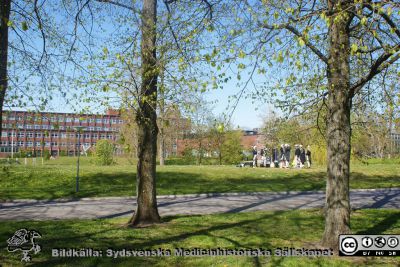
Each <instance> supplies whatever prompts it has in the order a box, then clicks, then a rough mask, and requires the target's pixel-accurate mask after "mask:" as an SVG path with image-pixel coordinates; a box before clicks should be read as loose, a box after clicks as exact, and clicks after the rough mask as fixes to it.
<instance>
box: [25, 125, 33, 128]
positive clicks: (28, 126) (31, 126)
mask: <svg viewBox="0 0 400 267" xmlns="http://www.w3.org/2000/svg"><path fill="white" fill-rule="evenodd" d="M25 128H26V129H32V128H33V125H32V124H27V125H25Z"/></svg>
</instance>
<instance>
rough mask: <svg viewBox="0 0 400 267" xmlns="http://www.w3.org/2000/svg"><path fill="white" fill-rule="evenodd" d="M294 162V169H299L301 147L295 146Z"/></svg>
mask: <svg viewBox="0 0 400 267" xmlns="http://www.w3.org/2000/svg"><path fill="white" fill-rule="evenodd" d="M294 148H295V149H294V160H293V167H295V168H299V167H300V147H299V145H294Z"/></svg>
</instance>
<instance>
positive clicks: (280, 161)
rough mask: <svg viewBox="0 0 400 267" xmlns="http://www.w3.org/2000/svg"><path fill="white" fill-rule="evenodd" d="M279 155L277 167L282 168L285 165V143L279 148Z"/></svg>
mask: <svg viewBox="0 0 400 267" xmlns="http://www.w3.org/2000/svg"><path fill="white" fill-rule="evenodd" d="M280 152H281V155H280V157H279V167H280V168H283V167H284V166H285V162H286V151H285V145H284V144H282V145H281V148H280Z"/></svg>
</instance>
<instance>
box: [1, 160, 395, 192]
mask: <svg viewBox="0 0 400 267" xmlns="http://www.w3.org/2000/svg"><path fill="white" fill-rule="evenodd" d="M22 163H23V162H22ZM133 163H134V162H131V163H129V161H128V160H127V159H119V161H118V163H117V164H116V165H113V166H97V165H95V164H93V163H92V162H91V159H90V158H85V157H82V158H81V166H80V192H79V193H78V194H76V193H75V177H76V158H61V159H57V160H50V161H45V162H44V165H41V161H40V159H38V162H37V165H36V166H32V164H31V162H29V165H27V166H25V165H24V164H20V165H12V166H10V167H7V166H8V165H1V166H0V168H1V169H0V199H16V198H35V199H49V198H51V199H52V198H62V197H92V196H132V195H134V194H135V192H136V189H135V183H136V175H135V174H136V166H135V165H134V164H133ZM351 171H352V172H351V180H350V186H351V188H352V189H357V188H387V187H400V164H396V163H391V164H382V163H376V164H369V165H364V164H353V165H352V166H351ZM325 180H326V167H323V166H313V168H311V169H301V170H298V169H274V168H256V169H253V168H249V167H247V168H237V167H234V166H162V167H160V166H158V167H157V193H158V194H159V195H166V194H190V193H208V192H252V191H304V190H324V189H325Z"/></svg>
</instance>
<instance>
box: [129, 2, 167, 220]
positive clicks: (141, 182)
mask: <svg viewBox="0 0 400 267" xmlns="http://www.w3.org/2000/svg"><path fill="white" fill-rule="evenodd" d="M156 17H157V1H156V0H143V10H142V43H141V57H142V84H141V95H140V98H139V99H140V101H139V110H138V112H137V113H136V117H135V119H136V123H137V126H138V164H137V174H136V176H137V187H136V191H137V208H136V213H135V214H134V215H133V216H132V218H131V219H130V221H129V223H128V224H129V225H131V226H145V225H149V224H153V223H158V222H160V216H159V214H158V210H157V199H156V157H157V134H158V127H157V114H156V101H157V78H158V70H157V60H156Z"/></svg>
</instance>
